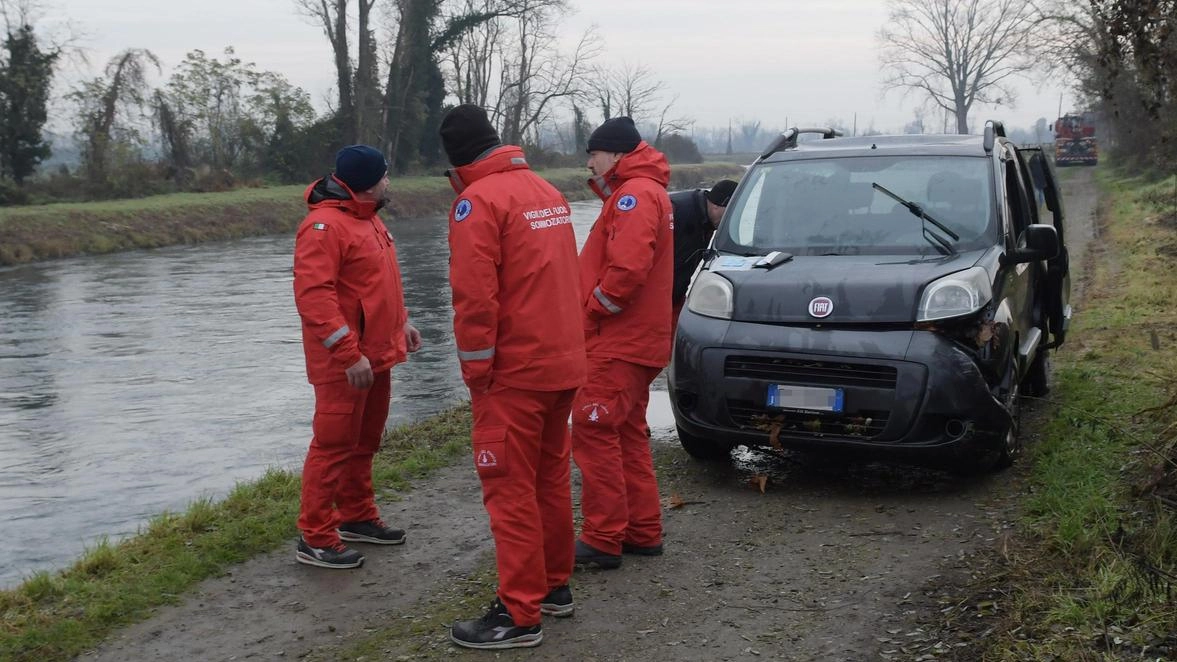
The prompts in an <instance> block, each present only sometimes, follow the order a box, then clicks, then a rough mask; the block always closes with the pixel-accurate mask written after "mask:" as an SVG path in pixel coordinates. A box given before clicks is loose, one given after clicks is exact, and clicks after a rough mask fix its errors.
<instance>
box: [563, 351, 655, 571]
mask: <svg viewBox="0 0 1177 662" xmlns="http://www.w3.org/2000/svg"><path fill="white" fill-rule="evenodd" d="M644 374H645V373H644V368H643V367H642V366H639V365H636V364H633V363H628V362H626V361H620V360H617V359H603V358H600V357H594V356H589V372H588V381H587V382H586V384H585V386H584V387H582V388H581V389H580V391H578V392H577V394H576V400H575V401H573V405H572V459H573V460H574V461H575V462H576V466H577V467H579V468H580V475H581V496H580V512H581V514H582V515H583V524H582V526H581V533H580V539H581V540H583V541H585V542H586V543H588V544H589V545H591V546H593V547H595V548H596V549H599V550H600V551H602V552H606V553H608V554H620V553H621V542H622V538H623V537H624V535H625V529H626V527H627V525H628V522H629V512H628V509H629V506H628V499H627V497H626V493H625V480H624V471H625V469H624V464H623V462H622V453H621V426H622V423H624V421H625V419H626V415H627V413H628V412H629V410H630V408H631V407H632V406H633V401H634V399H635V391H636V390H638V389H640V387H641V382H642V377H643V375H644Z"/></svg>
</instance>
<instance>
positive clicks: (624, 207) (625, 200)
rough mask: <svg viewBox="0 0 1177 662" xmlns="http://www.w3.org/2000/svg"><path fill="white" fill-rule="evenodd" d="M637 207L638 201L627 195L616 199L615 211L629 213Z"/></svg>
mask: <svg viewBox="0 0 1177 662" xmlns="http://www.w3.org/2000/svg"><path fill="white" fill-rule="evenodd" d="M637 206H638V199H637V198H635V197H633V196H632V195H629V194H628V193H627V194H625V195H623V196H621V197H620V198H618V199H617V209H618V210H619V211H629V210H631V209H633V208H634V207H637Z"/></svg>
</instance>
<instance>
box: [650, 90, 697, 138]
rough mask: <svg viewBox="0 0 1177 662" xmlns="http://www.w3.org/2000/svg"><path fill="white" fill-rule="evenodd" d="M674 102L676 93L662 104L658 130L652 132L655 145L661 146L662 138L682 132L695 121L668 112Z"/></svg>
mask: <svg viewBox="0 0 1177 662" xmlns="http://www.w3.org/2000/svg"><path fill="white" fill-rule="evenodd" d="M676 103H678V95H677V94H676V95H674V96H673V97H672V98H671V99H670V101H668V102H666V105H665V106H662V112H661V113H660V114H659V115H658V130H657V131H656V132H655V133H654V144H655V145H658V146H661V145H662V138H664V137H665V136H668V135H671V134H675V133H682V132H683V131H686V130H687V129H689V128H691V125H692V124H694V123H695V120H693V119H690V118H688V117H674V116H672V115H671V114H670V109H671V108H673V107H674V104H676Z"/></svg>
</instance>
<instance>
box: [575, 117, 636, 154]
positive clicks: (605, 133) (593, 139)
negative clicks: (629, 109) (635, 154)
mask: <svg viewBox="0 0 1177 662" xmlns="http://www.w3.org/2000/svg"><path fill="white" fill-rule="evenodd" d="M641 141H642V136H641V134H639V133H638V128H637V127H636V126H634V125H633V118H630V117H614V118H613V119H608V120H605V123H604V124H602V125H601V126H598V127H597V130H596V131H593V134H592V135H591V136H589V139H588V151H590V152H613V153H615V154H624V153H629V152H632V151H634V150H635V149H637V147H638V143H640V142H641Z"/></svg>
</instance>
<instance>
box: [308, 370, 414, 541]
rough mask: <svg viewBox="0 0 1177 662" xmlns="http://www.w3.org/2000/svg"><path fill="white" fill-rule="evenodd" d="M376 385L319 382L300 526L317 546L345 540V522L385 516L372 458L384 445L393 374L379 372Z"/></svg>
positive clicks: (375, 378)
mask: <svg viewBox="0 0 1177 662" xmlns="http://www.w3.org/2000/svg"><path fill="white" fill-rule="evenodd" d="M373 377H374V381H373V383H372V386H371V388H368V389H356V388H352V387H351V386H349V385H348V383H347V380H343V381H337V382H328V383H326V384H315V420H314V423H312V430H313V431H314V437H313V438H312V439H311V448H310V450H309V451H307V459H306V462H305V463H304V464H303V467H302V505H301V509H300V511H299V514H298V528H299V529H300V530H301V531H302V537H303V539H304V540H306V541H307V544H308V545H310V546H311V547H329V546H331V545H333V544H335V543H337V542H339V533H338V532H336V530H335V529H336V528H337V527H338V526H339V525H340V524H341V523H343V522H366V521H369V520H374V519H377V518H378V517H380V511H379V510H377V509H376V495H375V493H374V492H373V491H372V456H373V455H375V454H376V450H377V449H379V448H380V439H381V437H383V436H384V424H385V422H386V421H387V420H388V403H389V398H390V396H391V395H392V373H391V371H389V370H385V371H383V372H378V373H376V374H375V375H373Z"/></svg>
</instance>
